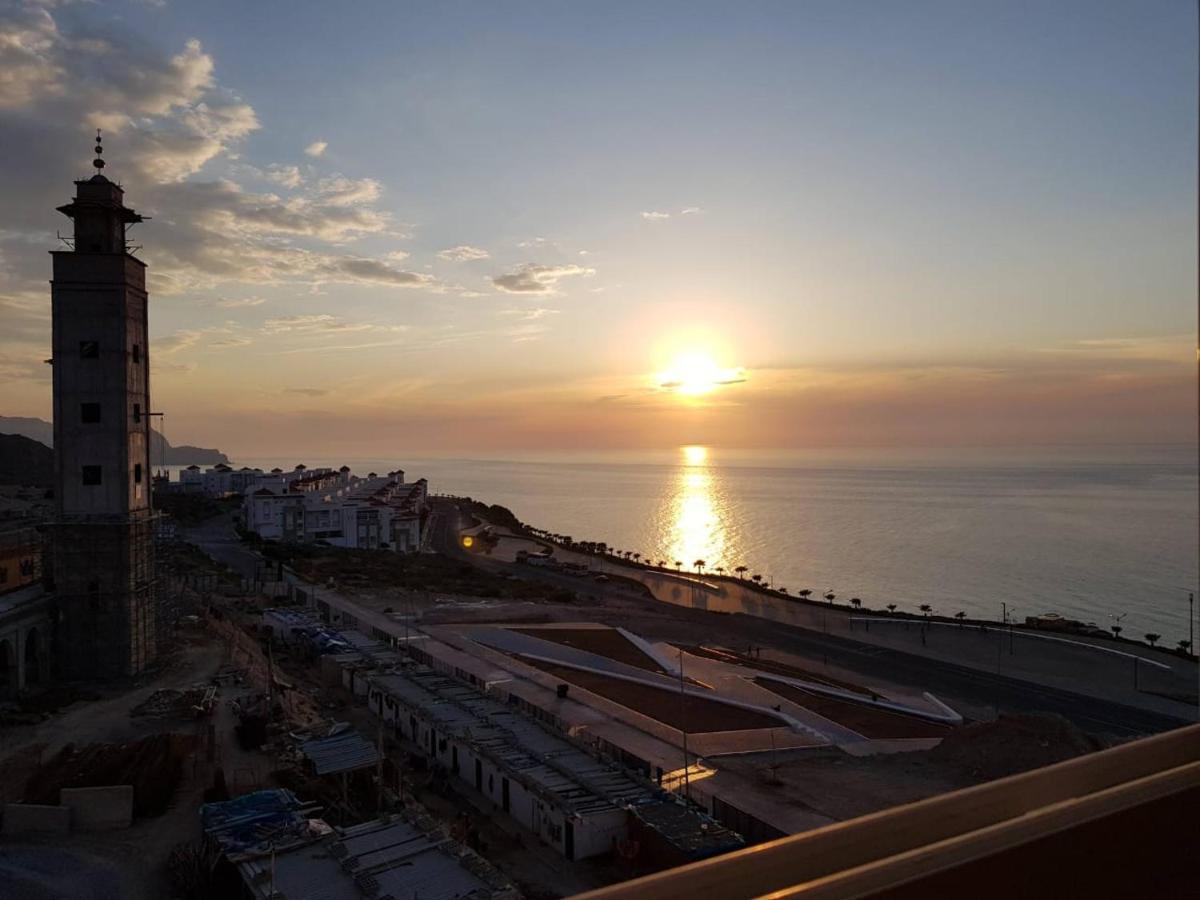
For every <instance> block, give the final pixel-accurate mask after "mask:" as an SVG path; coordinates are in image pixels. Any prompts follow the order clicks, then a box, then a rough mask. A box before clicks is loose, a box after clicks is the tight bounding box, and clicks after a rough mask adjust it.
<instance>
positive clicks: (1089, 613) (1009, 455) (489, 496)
mask: <svg viewBox="0 0 1200 900" xmlns="http://www.w3.org/2000/svg"><path fill="white" fill-rule="evenodd" d="M239 462H245V463H247V464H250V465H265V466H268V467H269V466H270V465H274V464H275V462H276V461H270V460H245V461H241V460H239ZM305 462H307V463H308V464H309V465H310V466H312V465H329V464H332V465H340V464H342V463H343V462H346V463H349V464H350V465H351V466H352V467H353V468H354V469H355V471H356V472H359V473H360V474H363V473H365V472H366V471H367V470H368V469H371V468H374V469H377V470H379V471H387V470H388V469H390V468H395V467H397V466H399V467H401V468H403V469H405V471H406V473H407V475H408V477H409V479H410V480H411V479H414V478H417V477H421V476H424V477H426V478H428V479H429V482H430V489H431V490H432V491H434V492H438V493H454V494H463V495H469V496H472V497H475V498H476V499H480V500H486V501H488V502H489V503H500V504H502V505H504V506H507V507H509V508H510V509H512V510H513V512H514V513H516V515H517V516H518V518H520V519H521V520H522V521H525V522H528V523H530V524H532V525H536V526H539V527H542V528H547V529H549V530H551V531H555V532H559V533H562V534H569V535H571V536H572V537H574V538H575V539H576V540H597V541H606V542H607V543H608V544H609V545H610V546H613V547H616V548H618V549H621V550H631V551H635V552H637V553H640V554H641V555H642V557H643V558H649V559H651V560H654V561H657V560H660V559H664V560H667V561H668V564H670V565H673V564H674V562H675V560H680V561H682V562H683V564H684V566H685V567H690V566H691V565H692V563H693V562H694V561H695V560H697V559H703V560H705V561H706V563H707V565H708V568H710V569H712V568H714V567H716V566H724V567H725V568H726V569H727V570H732V569H733V568H734V567H735V566H738V565H746V566H749V567H750V572H749V573H748V574H753V573H759V574H761V575H763V577H764V578H765V579H766V578H769V579H770V580H771V581H772V582H774V583H775V584H777V585H783V586H786V587H787V588H788V589H789V590H790V591H792V592H795V591H797V590H799V589H801V588H809V589H811V590H813V591H814V592H816V591H819V592H824V591H826V590H828V589H833V590H834V591H835V592H836V593H837V594H838V596H839V597H842V598H849V597H860V598H862V600H863V604H864V605H865V606H870V607H882V606H884V605H885V604H887V603H897V604H899V606H900V607H901V608H903V609H915V607H916V606H917V605H918V604H921V603H930V604H932V605H933V607H934V608H935V610H937V611H938V612H939V613H944V614H953V613H955V612H957V611H959V610H965V611H966V612H967V613H968V614H970V615H981V616H990V617H995V618H999V616H1000V610H1001V602H1005V603H1007V604H1008V606H1009V609H1010V610H1012V609H1014V608H1015V609H1016V611H1017V615H1018V616H1019V617H1022V618H1023V617H1024V616H1025V615H1030V614H1035V613H1043V612H1057V613H1061V614H1063V615H1066V616H1070V617H1073V618H1080V619H1083V620H1084V621H1090V622H1095V623H1096V624H1098V625H1100V626H1101V627H1105V628H1107V627H1108V626H1109V625H1111V624H1112V623H1113V621H1114V620H1113V618H1112V617H1113V616H1125V619H1124V620H1123V621H1122V622H1121V624H1122V626H1123V627H1124V628H1125V633H1126V634H1127V635H1137V636H1138V637H1140V636H1141V635H1142V634H1144V633H1145V632H1148V631H1153V632H1158V633H1160V634H1162V635H1163V640H1164V642H1165V643H1166V642H1169V643H1170V644H1174V642H1175V641H1176V640H1178V639H1180V638H1183V637H1186V636H1187V631H1188V603H1187V592H1188V590H1195V589H1196V583H1197V571H1198V567H1200V564H1198V557H1200V549H1198V541H1197V534H1198V532H1200V509H1198V507H1200V500H1198V497H1200V480H1198V470H1197V456H1196V449H1195V448H1194V447H1160V446H1153V447H1148V446H1141V447H1129V448H1103V449H1101V450H1096V449H1094V448H1093V449H1073V448H1039V449H1037V450H1023V451H1011V450H1010V451H999V450H974V451H963V450H955V451H953V452H951V451H940V452H924V453H922V452H915V451H890V452H884V451H879V452H835V451H825V452H823V453H815V452H814V453H810V454H805V455H790V456H788V455H779V454H749V453H745V452H740V453H738V452H722V451H721V450H719V449H716V448H680V449H679V450H678V451H671V452H666V453H662V454H650V455H647V454H641V455H626V454H607V455H602V454H590V455H584V454H579V455H572V456H556V457H551V456H542V457H538V458H535V457H525V458H517V459H509V460H469V459H453V458H445V457H442V458H412V457H406V458H397V459H396V460H394V461H387V460H353V459H351V460H342V459H337V460H317V459H311V460H305Z"/></svg>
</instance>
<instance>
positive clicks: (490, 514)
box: [459, 497, 525, 533]
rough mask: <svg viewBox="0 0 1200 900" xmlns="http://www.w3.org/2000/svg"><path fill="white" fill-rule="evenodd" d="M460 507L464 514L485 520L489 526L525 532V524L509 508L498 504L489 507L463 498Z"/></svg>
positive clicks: (468, 498) (477, 501)
mask: <svg viewBox="0 0 1200 900" xmlns="http://www.w3.org/2000/svg"><path fill="white" fill-rule="evenodd" d="M459 506H460V507H461V509H462V511H463V512H465V513H467V514H468V515H472V516H476V517H478V518H480V519H484V520H486V521H487V522H488V523H489V524H492V525H499V526H501V527H504V528H509V529H511V530H512V531H515V532H518V533H520V532H523V531H525V523H523V522H522V521H521V520H520V519H518V518H517V517H516V516H515V515H514V514H513V511H512V510H511V509H509V508H508V507H507V506H501V505H500V504H498V503H493V504H491V505H488V504H487V503H482V502H480V501H479V500H472V499H471V498H470V497H463V498H462V499H461V500H460V501H459Z"/></svg>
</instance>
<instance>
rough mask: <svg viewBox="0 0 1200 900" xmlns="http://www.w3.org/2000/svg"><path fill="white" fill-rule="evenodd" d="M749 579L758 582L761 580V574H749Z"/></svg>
mask: <svg viewBox="0 0 1200 900" xmlns="http://www.w3.org/2000/svg"><path fill="white" fill-rule="evenodd" d="M750 580H751V581H753V582H754V583H755V584H760V583H761V582H762V576H761V575H751V576H750Z"/></svg>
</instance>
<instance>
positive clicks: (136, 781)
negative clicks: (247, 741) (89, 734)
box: [24, 733, 195, 817]
mask: <svg viewBox="0 0 1200 900" xmlns="http://www.w3.org/2000/svg"><path fill="white" fill-rule="evenodd" d="M194 744H195V738H194V737H192V736H191V735H185V734H170V733H167V734H155V735H151V736H150V737H147V738H143V739H142V740H140V741H133V742H131V743H128V744H86V745H84V746H79V747H77V746H75V745H74V744H68V745H67V746H65V747H63V749H62V750H61V751H59V752H58V753H57V754H55V756H54V757H53V758H52V759H51V760H50V761H49V762H47V763H46V764H45V765H43V766H41V767H40V768H38V769H37V771H35V772H34V774H33V775H32V776H31V777H30V779H29V781H28V782H27V783H26V785H25V796H24V802H26V803H44V804H48V805H54V804H57V803H58V802H59V792H60V791H61V790H62V789H63V788H81V787H106V786H109V785H118V784H128V785H132V786H133V813H134V815H135V816H139V817H140V816H157V815H160V814H162V813H163V812H165V811H166V809H167V806H168V804H169V803H170V800H171V794H172V793H173V792H174V791H175V788H176V786H177V785H178V784H179V780H180V778H181V776H182V774H183V760H184V759H185V758H186V757H187V756H188V754H190V753H191V752H192V747H193V745H194Z"/></svg>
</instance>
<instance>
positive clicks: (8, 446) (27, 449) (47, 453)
mask: <svg viewBox="0 0 1200 900" xmlns="http://www.w3.org/2000/svg"><path fill="white" fill-rule="evenodd" d="M35 421H36V420H35ZM53 482H54V451H53V450H51V449H50V448H49V447H47V446H46V445H45V444H43V443H40V442H39V441H35V440H33V439H32V438H28V437H26V436H25V435H23V434H0V484H23V485H36V486H37V487H49V486H50V485H51V484H52V483H53Z"/></svg>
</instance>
